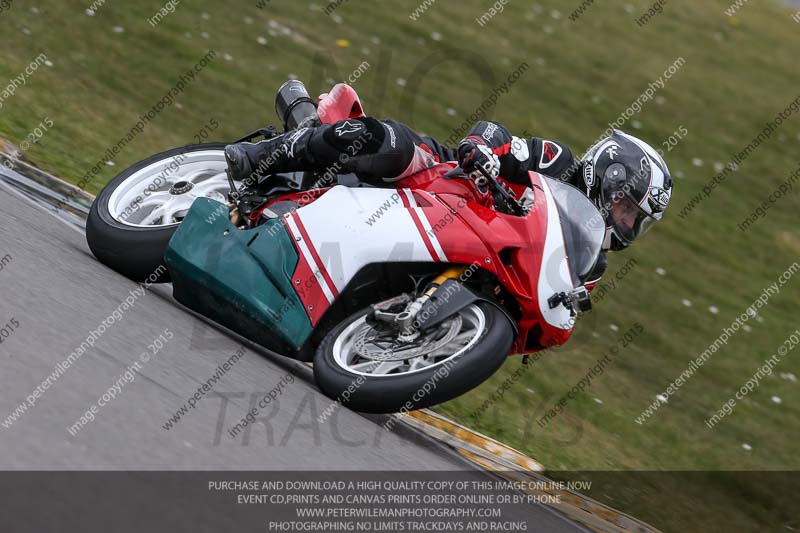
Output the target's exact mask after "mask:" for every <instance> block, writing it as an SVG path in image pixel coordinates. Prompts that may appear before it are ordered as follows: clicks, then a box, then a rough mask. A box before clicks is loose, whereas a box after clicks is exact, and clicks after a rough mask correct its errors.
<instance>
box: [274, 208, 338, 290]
mask: <svg viewBox="0 0 800 533" xmlns="http://www.w3.org/2000/svg"><path fill="white" fill-rule="evenodd" d="M284 220H285V221H286V224H287V225H288V226H289V229H290V230H291V232H292V236H293V237H294V240H295V242H296V243H297V245H298V247H299V248H300V251H301V252H302V253H303V257H304V258H305V260H306V262H307V263H308V265H309V266H310V267H311V271H312V272H313V274H314V277H315V278H316V279H317V282H318V283H319V286H320V287H321V288H322V292H323V293H324V294H325V298H326V299H327V300H328V303H329V304H332V303H333V300H334V296H333V291H332V290H331V288H330V287H329V286H328V282H327V281H325V276H323V275H322V270H321V268H320V265H319V264H317V262H316V261H315V260H314V255H313V254H312V253H311V250H309V248H308V246H309V244H311V243H307V242H306V240H305V239H304V238H303V236H302V233H300V228H298V227H297V222H295V221H294V218H293V217H291V216H288V217H284ZM298 237H299V239H298Z"/></svg>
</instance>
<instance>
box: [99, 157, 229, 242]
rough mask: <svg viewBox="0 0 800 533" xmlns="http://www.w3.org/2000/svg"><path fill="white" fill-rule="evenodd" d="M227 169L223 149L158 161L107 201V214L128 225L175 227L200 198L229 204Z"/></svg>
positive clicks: (123, 183)
mask: <svg viewBox="0 0 800 533" xmlns="http://www.w3.org/2000/svg"><path fill="white" fill-rule="evenodd" d="M227 166H228V165H227V163H226V162H225V152H223V151H222V150H198V151H194V152H185V153H182V154H176V155H174V156H172V157H167V158H164V159H162V160H160V161H156V162H154V163H151V164H150V165H147V166H146V167H144V168H142V169H139V170H137V171H136V172H134V173H133V174H131V175H130V176H128V177H127V178H126V179H125V180H124V181H123V182H122V183H120V184H119V185H118V186H117V188H116V189H115V190H114V192H113V193H112V194H111V197H110V198H109V199H108V211H109V213H110V214H111V216H112V218H114V220H116V221H117V222H120V223H122V224H125V225H127V226H134V227H141V228H156V227H170V226H175V225H177V224H180V222H181V220H182V219H183V217H184V216H185V215H186V213H187V212H188V211H189V208H190V207H191V206H192V203H194V201H195V200H196V199H197V198H203V197H204V198H211V199H213V200H217V201H218V202H222V203H225V204H227V202H228V198H227V195H228V192H230V186H229V185H228V177H227V175H226V172H225V171H226V169H227ZM238 186H239V183H237V187H238Z"/></svg>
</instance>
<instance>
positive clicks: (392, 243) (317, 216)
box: [295, 185, 436, 292]
mask: <svg viewBox="0 0 800 533" xmlns="http://www.w3.org/2000/svg"><path fill="white" fill-rule="evenodd" d="M401 194H402V192H400V191H397V190H395V189H372V188H349V187H344V186H341V185H337V186H335V187H333V188H331V189H330V190H329V191H328V192H326V193H325V194H324V195H322V197H320V198H319V199H318V200H316V201H314V202H313V203H311V204H309V205H307V206H305V207H301V208H300V209H298V210H297V211H296V212H295V214H296V216H297V217H298V218H299V219H300V221H301V223H302V224H303V227H304V228H305V230H306V233H307V234H308V236H309V238H310V239H311V243H309V245H310V246H313V247H314V249H315V250H316V252H317V255H318V256H319V258H320V261H321V263H322V264H321V265H319V266H320V267H321V268H325V269H326V271H327V273H328V275H329V276H330V279H331V280H332V281H333V284H334V285H335V287H336V289H337V290H338V291H340V292H341V291H342V290H344V288H345V287H346V286H347V284H348V283H349V282H350V280H351V279H353V277H354V276H355V275H356V274H357V273H358V272H359V271H360V270H361V269H362V268H363V267H364V266H366V265H368V264H371V263H390V262H405V261H409V262H428V263H429V262H432V261H435V260H436V259H434V258H433V257H431V254H430V253H429V252H428V248H427V246H426V245H425V241H424V240H423V238H422V234H421V233H420V230H419V229H418V228H417V224H416V223H415V222H414V219H413V218H412V216H411V212H410V211H409V210H408V209H406V208H405V206H404V205H403V202H402V197H401V196H400V195H401ZM312 264H313V263H312Z"/></svg>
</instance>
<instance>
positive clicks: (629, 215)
mask: <svg viewBox="0 0 800 533" xmlns="http://www.w3.org/2000/svg"><path fill="white" fill-rule="evenodd" d="M655 222H656V219H654V218H653V217H651V216H650V215H648V214H647V213H646V212H645V211H644V209H642V208H641V206H639V204H637V203H636V202H634V201H633V200H632V199H631V198H629V197H628V196H627V195H618V196H617V197H615V198H614V199H612V200H611V206H610V209H609V210H608V217H607V218H606V224H608V225H609V226H611V228H612V229H613V230H614V233H616V234H617V237H619V238H620V239H621V240H623V241H625V242H626V243H628V244H630V243H632V242H633V241H635V240H636V239H638V238H639V237H641V236H642V235H644V234H645V233H647V231H648V230H649V229H650V228H651V227H652V226H653V224H654V223H655Z"/></svg>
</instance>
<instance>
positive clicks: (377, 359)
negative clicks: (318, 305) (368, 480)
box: [314, 302, 514, 413]
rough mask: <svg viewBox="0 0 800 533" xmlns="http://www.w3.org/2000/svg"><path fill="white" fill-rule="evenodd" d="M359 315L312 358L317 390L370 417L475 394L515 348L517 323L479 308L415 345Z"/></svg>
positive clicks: (325, 341)
mask: <svg viewBox="0 0 800 533" xmlns="http://www.w3.org/2000/svg"><path fill="white" fill-rule="evenodd" d="M369 313H370V310H369V309H364V310H362V311H360V312H359V313H356V314H354V315H352V316H351V317H349V318H348V319H346V320H345V321H343V322H342V323H341V324H339V325H338V326H337V327H336V328H334V329H333V330H332V331H330V332H329V333H328V335H327V336H326V337H325V338H324V339H323V341H322V342H321V343H320V345H319V347H318V348H317V351H316V354H315V356H314V378H315V381H316V382H317V386H319V388H320V389H321V390H322V391H323V392H324V393H325V394H326V395H327V396H328V397H330V398H332V399H334V400H336V401H338V402H339V403H342V404H343V405H346V406H347V407H349V408H350V409H353V410H355V411H360V412H364V413H394V412H399V411H410V410H414V409H421V408H423V407H429V406H431V405H435V404H438V403H442V402H445V401H448V400H451V399H453V398H455V397H457V396H460V395H461V394H464V393H465V392H467V391H469V390H471V389H473V388H474V387H477V386H478V385H480V384H481V383H483V382H484V381H485V380H486V379H488V378H489V377H490V376H491V375H492V374H494V372H495V371H496V370H497V369H498V368H500V366H501V365H502V364H503V362H504V361H505V359H506V356H507V354H508V351H509V350H510V348H511V344H512V342H513V340H514V332H513V328H512V325H511V322H510V321H509V319H508V318H507V317H506V315H505V313H503V312H502V311H501V310H500V309H498V308H497V307H495V306H494V305H492V304H490V303H488V302H476V303H474V304H471V305H469V306H468V307H466V308H464V309H463V310H462V311H460V312H459V313H457V314H456V315H453V316H452V317H450V318H448V319H447V320H445V321H444V322H442V323H441V324H440V326H439V327H437V328H434V330H433V331H427V332H424V333H422V334H421V335H420V336H419V337H418V338H417V339H415V340H413V341H410V342H408V341H407V342H402V343H401V342H399V341H398V340H397V339H396V338H392V334H391V333H388V332H381V331H380V327H378V328H377V329H376V326H375V325H374V324H372V323H371V322H370V321H368V320H367V317H368V315H369Z"/></svg>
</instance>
